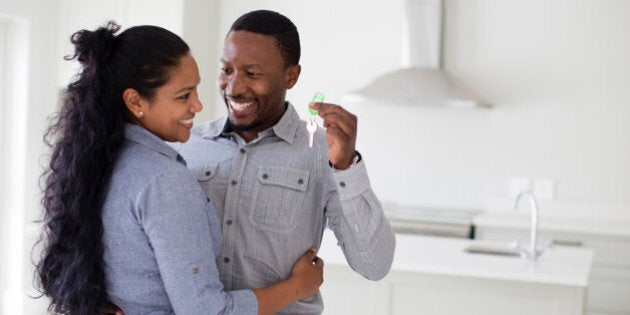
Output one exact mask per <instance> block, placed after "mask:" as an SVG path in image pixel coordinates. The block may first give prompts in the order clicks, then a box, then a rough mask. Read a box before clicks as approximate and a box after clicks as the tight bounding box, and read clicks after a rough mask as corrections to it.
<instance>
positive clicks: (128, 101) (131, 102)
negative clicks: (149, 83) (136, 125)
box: [122, 88, 144, 119]
mask: <svg viewBox="0 0 630 315" xmlns="http://www.w3.org/2000/svg"><path fill="white" fill-rule="evenodd" d="M122 97H123V101H125V105H126V106H127V109H129V111H130V112H131V114H132V115H133V116H134V117H136V118H138V119H141V118H142V117H144V109H143V108H144V106H143V103H144V102H143V101H142V97H140V94H138V91H136V90H134V89H132V88H128V89H125V91H124V92H123V94H122Z"/></svg>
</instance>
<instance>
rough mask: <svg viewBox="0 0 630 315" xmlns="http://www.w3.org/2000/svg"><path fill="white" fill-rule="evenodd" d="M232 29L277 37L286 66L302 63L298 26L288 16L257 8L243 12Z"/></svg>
mask: <svg viewBox="0 0 630 315" xmlns="http://www.w3.org/2000/svg"><path fill="white" fill-rule="evenodd" d="M232 31H248V32H252V33H258V34H264V35H271V36H273V37H274V38H275V39H276V43H277V45H278V49H279V50H280V53H281V54H282V57H283V58H284V63H285V66H287V67H289V66H293V65H297V64H299V63H300V35H299V34H298V31H297V27H295V24H293V22H291V20H289V18H287V17H286V16H284V15H282V14H280V13H278V12H274V11H269V10H257V11H252V12H249V13H245V14H243V15H242V16H241V17H239V18H238V19H237V20H236V21H234V23H233V24H232V27H231V28H230V32H232Z"/></svg>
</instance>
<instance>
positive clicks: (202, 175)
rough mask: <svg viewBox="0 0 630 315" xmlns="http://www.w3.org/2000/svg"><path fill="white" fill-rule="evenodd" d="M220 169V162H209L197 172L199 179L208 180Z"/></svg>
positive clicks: (201, 180)
mask: <svg viewBox="0 0 630 315" xmlns="http://www.w3.org/2000/svg"><path fill="white" fill-rule="evenodd" d="M218 170H219V164H218V163H208V164H206V165H205V166H204V167H202V168H201V169H200V170H199V172H197V180H198V181H200V182H207V181H209V180H210V179H212V177H214V176H215V175H216V174H217V172H218Z"/></svg>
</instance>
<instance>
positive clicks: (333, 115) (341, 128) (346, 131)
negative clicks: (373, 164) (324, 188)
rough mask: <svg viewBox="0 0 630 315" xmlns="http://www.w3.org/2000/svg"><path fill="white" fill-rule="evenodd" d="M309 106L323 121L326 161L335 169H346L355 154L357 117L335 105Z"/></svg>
mask: <svg viewBox="0 0 630 315" xmlns="http://www.w3.org/2000/svg"><path fill="white" fill-rule="evenodd" d="M309 106H310V107H311V108H312V109H314V110H317V111H319V116H320V117H322V119H323V120H324V128H326V141H327V142H328V148H329V152H328V160H329V161H330V163H332V165H333V166H334V167H335V168H336V169H339V170H345V169H347V168H348V167H350V165H351V164H352V160H353V159H354V156H355V154H356V150H355V145H356V141H357V116H355V115H353V114H352V113H350V112H348V111H347V110H345V109H343V107H341V106H339V105H335V104H329V103H311V104H309Z"/></svg>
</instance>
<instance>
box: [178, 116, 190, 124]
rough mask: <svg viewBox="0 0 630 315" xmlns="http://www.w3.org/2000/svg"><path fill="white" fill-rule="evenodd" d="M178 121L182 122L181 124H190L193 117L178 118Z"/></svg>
mask: <svg viewBox="0 0 630 315" xmlns="http://www.w3.org/2000/svg"><path fill="white" fill-rule="evenodd" d="M179 122H180V123H182V124H185V125H187V124H192V123H193V119H192V118H191V119H186V120H180V121H179Z"/></svg>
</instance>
